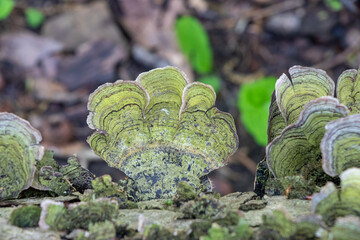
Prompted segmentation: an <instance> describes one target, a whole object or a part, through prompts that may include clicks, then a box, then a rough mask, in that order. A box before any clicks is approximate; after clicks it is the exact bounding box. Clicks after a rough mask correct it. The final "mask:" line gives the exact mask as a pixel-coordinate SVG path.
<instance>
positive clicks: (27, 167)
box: [0, 113, 44, 200]
mask: <svg viewBox="0 0 360 240" xmlns="http://www.w3.org/2000/svg"><path fill="white" fill-rule="evenodd" d="M40 141H41V135H40V132H39V131H38V130H36V129H35V128H33V127H32V126H31V125H30V123H29V122H28V121H26V120H24V119H21V118H20V117H18V116H16V115H14V114H12V113H0V200H2V199H8V198H16V197H17V196H18V195H19V193H20V192H21V191H22V190H24V189H27V188H29V187H30V186H31V184H32V180H33V176H34V173H35V169H36V167H35V164H36V161H37V160H40V159H41V158H42V156H43V154H44V148H43V147H42V146H40V145H39V142H40Z"/></svg>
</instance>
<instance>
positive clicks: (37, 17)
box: [0, 0, 45, 28]
mask: <svg viewBox="0 0 360 240" xmlns="http://www.w3.org/2000/svg"><path fill="white" fill-rule="evenodd" d="M14 6H15V2H14V0H0V20H3V19H6V18H7V17H8V16H9V15H10V14H11V12H12V10H13V9H14ZM25 18H26V22H27V24H28V25H29V26H30V27H32V28H37V27H39V26H40V25H41V23H42V22H43V21H44V18H45V17H44V14H43V13H42V12H41V11H39V10H37V9H36V8H32V7H28V8H25Z"/></svg>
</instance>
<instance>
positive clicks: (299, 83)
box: [275, 66, 335, 125]
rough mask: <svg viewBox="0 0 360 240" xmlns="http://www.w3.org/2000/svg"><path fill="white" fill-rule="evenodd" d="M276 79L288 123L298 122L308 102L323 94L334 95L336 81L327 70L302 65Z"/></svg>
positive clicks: (284, 115)
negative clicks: (288, 74) (288, 75)
mask: <svg viewBox="0 0 360 240" xmlns="http://www.w3.org/2000/svg"><path fill="white" fill-rule="evenodd" d="M289 73H290V77H291V78H290V79H289V78H288V77H287V76H286V74H283V75H281V76H280V78H279V79H278V80H277V81H276V85H275V95H276V101H277V104H278V106H279V109H280V112H281V114H282V116H283V117H284V119H285V122H286V125H290V124H292V123H295V122H297V120H298V117H299V115H300V112H301V111H302V110H303V108H304V106H305V104H306V103H308V102H309V101H310V100H315V99H317V98H319V97H322V96H334V90H335V83H334V81H333V80H332V79H331V78H330V77H329V76H328V75H327V74H326V72H325V71H323V70H320V69H316V68H310V67H302V66H293V67H291V68H290V69H289Z"/></svg>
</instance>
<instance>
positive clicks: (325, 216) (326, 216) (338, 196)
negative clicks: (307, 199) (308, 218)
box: [311, 168, 360, 226]
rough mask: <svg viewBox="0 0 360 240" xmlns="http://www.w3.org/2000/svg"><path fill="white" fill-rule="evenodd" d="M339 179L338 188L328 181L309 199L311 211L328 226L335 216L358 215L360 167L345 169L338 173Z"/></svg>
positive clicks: (359, 211)
mask: <svg viewBox="0 0 360 240" xmlns="http://www.w3.org/2000/svg"><path fill="white" fill-rule="evenodd" d="M340 179H341V189H340V190H339V189H337V188H336V187H335V184H334V183H332V182H328V183H327V184H326V185H325V186H324V187H322V188H321V190H320V192H319V193H316V194H314V195H313V196H312V200H311V205H312V211H313V213H316V214H320V215H321V216H322V220H323V221H324V222H325V223H326V224H328V225H330V226H331V225H333V224H334V222H335V220H336V218H337V217H344V216H348V215H357V216H360V202H359V198H360V169H359V168H350V169H347V170H345V171H344V172H342V173H341V174H340Z"/></svg>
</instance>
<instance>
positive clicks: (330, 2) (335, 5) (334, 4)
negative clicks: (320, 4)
mask: <svg viewBox="0 0 360 240" xmlns="http://www.w3.org/2000/svg"><path fill="white" fill-rule="evenodd" d="M325 4H326V5H327V6H328V7H330V8H331V9H332V10H333V11H340V10H341V9H342V7H343V6H342V3H341V2H340V1H339V0H325Z"/></svg>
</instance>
